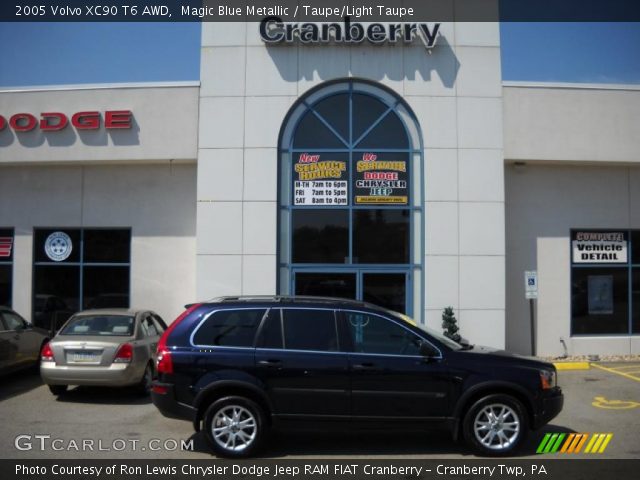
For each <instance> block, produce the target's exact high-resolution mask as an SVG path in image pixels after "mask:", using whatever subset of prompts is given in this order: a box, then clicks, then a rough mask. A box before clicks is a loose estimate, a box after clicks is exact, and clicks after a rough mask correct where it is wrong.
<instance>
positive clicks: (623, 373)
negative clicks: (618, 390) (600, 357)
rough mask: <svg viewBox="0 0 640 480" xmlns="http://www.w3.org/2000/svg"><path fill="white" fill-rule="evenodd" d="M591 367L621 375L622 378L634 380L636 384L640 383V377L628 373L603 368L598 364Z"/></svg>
mask: <svg viewBox="0 0 640 480" xmlns="http://www.w3.org/2000/svg"><path fill="white" fill-rule="evenodd" d="M591 366H592V367H595V368H599V369H600V370H604V371H605V372H610V373H613V374H615V375H620V376H622V377H625V378H628V379H630V380H634V381H636V382H640V377H635V376H633V375H631V374H629V373H627V372H620V371H618V370H614V369H613V368H607V367H603V366H602V365H598V364H596V363H592V364H591Z"/></svg>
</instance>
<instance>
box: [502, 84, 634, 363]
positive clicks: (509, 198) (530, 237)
mask: <svg viewBox="0 0 640 480" xmlns="http://www.w3.org/2000/svg"><path fill="white" fill-rule="evenodd" d="M504 129H505V161H506V162H507V166H506V169H505V172H506V252H507V281H506V306H507V318H508V322H507V348H508V349H510V350H513V351H516V352H520V353H526V354H529V353H530V351H531V350H530V333H529V332H530V327H529V307H528V303H527V300H525V298H524V271H525V270H537V271H538V281H539V285H540V286H539V298H538V300H536V318H537V322H538V331H537V333H536V340H537V353H538V354H542V355H561V354H563V353H564V349H563V347H562V344H561V343H560V338H563V339H564V340H565V342H566V344H567V348H568V350H569V354H622V353H626V354H628V353H631V352H633V353H637V352H638V351H640V350H639V349H640V337H638V336H635V337H634V336H631V337H629V336H617V337H611V336H602V337H600V336H597V337H592V338H584V337H583V338H579V337H575V338H571V337H570V321H571V319H570V316H571V305H570V301H571V286H570V257H569V255H570V241H569V233H570V229H572V228H612V229H636V228H640V210H638V208H636V205H638V200H639V199H640V173H639V172H640V170H639V168H640V167H639V165H640V163H639V162H640V137H639V136H638V131H640V88H638V87H637V86H620V85H588V84H584V85H572V84H564V85H562V84H560V85H558V84H523V83H519V84H518V83H511V82H510V83H506V84H505V86H504ZM516 162H517V163H518V164H519V165H515V163H516Z"/></svg>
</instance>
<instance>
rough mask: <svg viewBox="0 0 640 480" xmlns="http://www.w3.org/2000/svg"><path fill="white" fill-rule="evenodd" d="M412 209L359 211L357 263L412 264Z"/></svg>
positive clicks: (355, 236)
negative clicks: (410, 252) (410, 237)
mask: <svg viewBox="0 0 640 480" xmlns="http://www.w3.org/2000/svg"><path fill="white" fill-rule="evenodd" d="M409 215H410V213H409V210H383V209H375V210H373V209H372V210H356V211H355V212H354V218H353V224H354V228H353V255H354V259H353V261H354V263H409Z"/></svg>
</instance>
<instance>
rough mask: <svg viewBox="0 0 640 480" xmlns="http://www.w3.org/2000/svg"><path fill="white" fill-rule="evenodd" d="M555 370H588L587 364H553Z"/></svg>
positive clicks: (588, 365)
mask: <svg viewBox="0 0 640 480" xmlns="http://www.w3.org/2000/svg"><path fill="white" fill-rule="evenodd" d="M553 365H554V366H555V367H556V370H589V369H590V368H591V365H590V364H589V362H553Z"/></svg>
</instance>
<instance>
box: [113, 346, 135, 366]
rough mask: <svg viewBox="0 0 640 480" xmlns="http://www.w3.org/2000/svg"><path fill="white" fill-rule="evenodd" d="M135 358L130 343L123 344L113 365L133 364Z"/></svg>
mask: <svg viewBox="0 0 640 480" xmlns="http://www.w3.org/2000/svg"><path fill="white" fill-rule="evenodd" d="M132 358H133V346H132V345H131V344H130V343H123V344H122V345H120V348H118V351H117V352H116V356H115V357H114V359H113V363H131V359H132Z"/></svg>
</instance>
